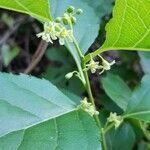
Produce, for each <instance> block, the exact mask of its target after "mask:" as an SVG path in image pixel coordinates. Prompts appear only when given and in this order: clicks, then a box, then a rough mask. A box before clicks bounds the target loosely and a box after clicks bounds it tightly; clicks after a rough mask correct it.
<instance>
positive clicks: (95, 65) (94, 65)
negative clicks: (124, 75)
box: [84, 57, 100, 73]
mask: <svg viewBox="0 0 150 150" xmlns="http://www.w3.org/2000/svg"><path fill="white" fill-rule="evenodd" d="M97 69H100V66H99V62H98V61H94V60H93V58H92V57H91V60H90V62H89V64H87V65H86V68H85V69H84V70H86V71H87V70H91V73H95V72H96V70H97Z"/></svg>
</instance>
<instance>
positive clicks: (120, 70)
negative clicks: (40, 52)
mask: <svg viewBox="0 0 150 150" xmlns="http://www.w3.org/2000/svg"><path fill="white" fill-rule="evenodd" d="M102 2H103V3H105V5H104V7H103V9H99V7H97V6H98V5H97V2H96V1H95V2H94V3H93V5H94V6H95V8H96V9H95V11H97V12H98V11H99V12H101V11H102V12H105V13H101V14H103V15H102V16H100V17H99V27H100V30H99V33H98V36H97V38H96V39H95V42H94V43H93V44H92V45H91V47H90V48H89V50H88V52H91V51H93V50H95V49H97V48H99V47H100V46H101V45H102V43H103V42H104V40H105V25H106V23H107V22H108V21H109V19H110V18H111V17H112V7H113V5H114V2H113V0H112V1H110V0H103V1H102ZM41 30H42V25H41V24H40V23H39V22H38V21H36V20H34V19H33V18H31V17H29V16H26V15H22V14H18V13H15V12H11V11H6V10H3V9H1V10H0V70H1V71H2V72H9V73H10V72H11V73H15V74H19V73H23V72H24V71H25V69H26V68H27V67H28V66H29V64H30V63H31V60H32V56H33V55H34V52H35V50H36V49H37V46H38V44H39V42H40V39H38V38H36V33H38V32H40V31H41ZM89 35H90V33H89ZM103 56H104V57H105V58H106V59H107V60H108V61H112V60H116V65H114V66H113V67H112V69H111V70H110V71H108V72H107V73H104V74H102V75H101V76H100V75H99V74H98V73H97V74H94V75H90V81H91V86H92V91H93V93H94V97H95V99H96V105H97V108H98V109H99V110H100V117H101V120H102V122H103V123H104V122H105V121H106V118H107V117H108V116H109V113H110V112H117V113H119V114H120V113H122V109H121V108H119V107H118V106H117V105H116V104H115V103H114V102H113V101H112V99H111V98H112V97H114V96H115V97H116V98H118V99H122V98H124V99H125V98H126V99H127V98H128V97H129V96H130V94H131V91H133V90H134V89H135V88H136V86H137V85H138V84H139V82H140V81H141V78H142V76H143V75H144V74H147V73H150V53H148V52H135V51H129V52H128V51H109V52H105V53H103ZM74 70H76V64H75V62H74V60H73V58H72V56H71V55H70V53H69V52H68V50H67V49H66V48H65V47H63V46H59V44H58V42H57V41H56V42H55V43H54V45H49V47H48V49H47V51H46V53H45V55H44V56H43V57H42V59H41V61H40V63H39V64H38V65H37V66H36V67H35V68H34V70H33V71H32V72H31V74H32V75H34V76H37V77H40V78H46V79H47V80H49V81H51V82H52V83H54V84H55V85H56V86H57V87H58V88H59V89H60V90H62V91H63V92H64V93H65V94H66V95H68V96H70V97H71V98H72V99H73V100H74V101H76V102H79V101H80V99H81V98H80V97H84V96H86V93H85V90H84V88H83V86H82V84H81V82H80V80H79V79H78V78H76V77H73V78H71V79H70V80H66V79H65V75H66V74H67V73H68V72H71V71H74ZM106 93H107V94H106ZM122 93H124V95H123V96H122ZM133 127H134V128H133ZM148 128H149V126H146V128H145V129H146V132H149V129H148ZM112 139H114V140H112ZM118 141H119V142H118ZM126 142H128V143H129V144H128V145H127V146H128V147H126ZM149 142H150V139H148V138H147V137H146V136H145V135H144V134H143V133H142V132H141V129H140V125H139V122H138V121H134V122H133V121H132V122H130V124H129V123H124V124H123V125H122V126H121V127H120V128H119V129H118V130H117V132H115V131H114V130H111V131H110V132H108V134H107V144H108V147H109V150H119V149H122V150H127V149H128V150H130V149H138V150H146V149H150V146H149V145H150V144H149Z"/></svg>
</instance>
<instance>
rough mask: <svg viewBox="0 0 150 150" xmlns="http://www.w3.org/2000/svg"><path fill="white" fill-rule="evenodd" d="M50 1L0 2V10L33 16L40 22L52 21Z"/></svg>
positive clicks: (15, 0)
mask: <svg viewBox="0 0 150 150" xmlns="http://www.w3.org/2000/svg"><path fill="white" fill-rule="evenodd" d="M49 5H50V4H49V1H48V0H38V1H33V0H7V1H6V0H0V8H4V9H8V10H14V11H17V12H21V13H25V14H28V15H31V16H33V17H34V18H36V19H38V20H40V21H43V22H44V21H49V20H51V19H52V17H51V12H50V7H49Z"/></svg>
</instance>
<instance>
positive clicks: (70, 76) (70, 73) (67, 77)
mask: <svg viewBox="0 0 150 150" xmlns="http://www.w3.org/2000/svg"><path fill="white" fill-rule="evenodd" d="M73 74H74V72H69V73H67V74H66V75H65V78H66V79H70V78H72V76H73Z"/></svg>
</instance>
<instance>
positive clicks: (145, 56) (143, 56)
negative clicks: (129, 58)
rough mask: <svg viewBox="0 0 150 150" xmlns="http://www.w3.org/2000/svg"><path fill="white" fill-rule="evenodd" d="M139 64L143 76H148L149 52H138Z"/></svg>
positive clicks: (149, 72) (149, 69)
mask: <svg viewBox="0 0 150 150" xmlns="http://www.w3.org/2000/svg"><path fill="white" fill-rule="evenodd" d="M138 54H139V56H140V64H141V66H142V69H143V71H144V73H145V74H150V67H149V64H150V53H149V52H139V53H138Z"/></svg>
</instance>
